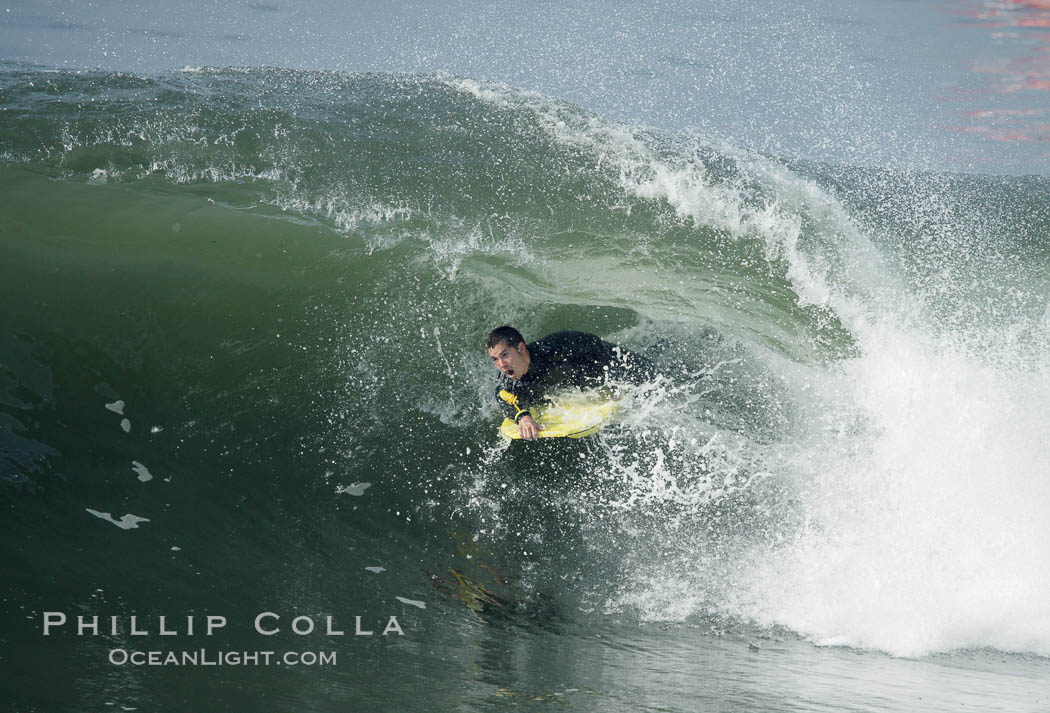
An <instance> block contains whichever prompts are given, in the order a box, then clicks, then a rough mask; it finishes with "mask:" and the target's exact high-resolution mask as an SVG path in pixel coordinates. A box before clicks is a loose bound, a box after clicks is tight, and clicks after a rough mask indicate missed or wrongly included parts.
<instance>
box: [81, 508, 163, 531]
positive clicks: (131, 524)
mask: <svg viewBox="0 0 1050 713" xmlns="http://www.w3.org/2000/svg"><path fill="white" fill-rule="evenodd" d="M84 509H85V510H87V511H88V512H89V513H91V514H92V515H94V516H95V517H97V518H101V519H103V520H105V521H106V522H110V523H113V524H114V525H116V526H117V527H119V528H120V529H122V530H134V529H136V528H138V526H139V523H140V522H149V518H145V517H139V516H138V515H132V514H130V513H128V514H127V515H124V516H123V517H121V518H120V519H119V520H117V519H115V518H114V517H113V516H112V515H111V514H109V513H108V512H99V511H98V510H92V509H91V508H84Z"/></svg>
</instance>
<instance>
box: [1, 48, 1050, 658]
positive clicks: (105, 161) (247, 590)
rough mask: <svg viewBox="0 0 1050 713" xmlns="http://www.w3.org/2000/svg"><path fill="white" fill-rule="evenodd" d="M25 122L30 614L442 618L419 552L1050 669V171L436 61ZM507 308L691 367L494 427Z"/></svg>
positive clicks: (45, 82)
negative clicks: (800, 137) (807, 144)
mask: <svg viewBox="0 0 1050 713" xmlns="http://www.w3.org/2000/svg"><path fill="white" fill-rule="evenodd" d="M0 105H2V106H4V107H5V110H4V111H3V112H2V113H0V160H2V163H0V181H2V183H3V193H4V195H5V200H4V204H5V207H4V208H3V211H2V221H3V223H2V233H0V236H2V245H3V247H2V252H3V260H0V285H2V287H0V290H2V299H0V314H2V324H3V331H2V333H0V340H2V341H0V350H2V352H0V357H2V364H3V368H2V369H0V418H2V419H3V424H4V427H3V429H2V431H0V476H2V481H0V485H2V491H3V493H4V494H3V499H4V502H5V503H8V509H7V512H8V517H9V518H10V522H11V524H12V527H11V528H10V529H9V530H8V531H7V534H6V535H5V537H6V538H7V540H8V542H9V543H10V544H12V545H13V546H14V547H15V548H16V549H17V551H18V552H20V553H21V554H20V557H21V558H22V559H23V560H24V561H25V562H33V563H37V564H35V565H34V566H33V567H30V568H27V569H19V570H18V571H16V573H15V574H14V575H13V578H12V580H11V581H12V582H13V583H14V584H13V586H14V587H15V589H16V591H17V592H18V595H19V596H20V597H22V599H23V601H27V602H30V605H31V606H32V605H33V603H35V605H36V606H38V607H40V608H46V604H44V602H45V600H47V599H48V598H49V597H51V598H52V599H53V598H54V597H55V596H57V594H56V593H61V596H64V597H65V598H66V600H67V601H68V600H73V601H76V602H78V603H82V604H83V605H84V606H89V605H91V604H92V603H93V601H94V600H93V599H92V597H96V596H109V597H111V598H110V599H109V600H108V601H109V602H110V605H111V608H116V609H121V608H122V607H126V608H129V609H130V608H134V606H135V605H136V604H137V605H138V606H139V608H140V609H141V608H142V607H143V606H146V607H154V608H156V609H158V610H163V609H165V608H168V607H171V606H174V604H173V603H176V604H182V605H186V606H192V607H203V606H205V604H207V603H217V602H233V603H235V604H236V605H237V606H241V605H243V606H244V607H260V606H262V607H268V608H272V607H275V606H278V604H274V603H272V602H275V601H276V602H285V603H288V604H289V606H298V607H300V608H305V607H311V608H313V609H314V610H317V611H324V610H325V609H326V607H327V608H329V609H330V608H332V607H333V606H334V605H336V604H337V603H338V602H341V601H344V600H345V599H350V600H353V601H355V602H356V603H357V604H358V605H359V608H360V609H361V610H364V611H385V609H384V607H386V606H387V604H386V603H388V602H392V601H394V598H395V597H399V596H400V597H402V599H401V601H402V602H403V601H404V599H410V600H412V601H417V600H419V601H422V600H427V601H429V602H430V603H431V609H432V610H433V609H434V608H438V609H441V608H442V607H444V608H446V609H447V610H448V611H450V612H453V611H459V608H457V607H458V602H456V601H455V600H454V597H447V596H443V595H440V593H438V592H436V591H435V590H434V588H433V586H432V582H431V581H430V579H429V575H431V574H434V573H442V572H445V573H447V571H448V570H449V569H450V568H453V569H457V571H460V572H466V573H468V574H470V576H471V577H473V578H474V579H475V580H477V581H479V582H481V581H490V580H491V582H495V581H496V578H493V576H492V574H491V572H493V571H495V570H498V571H500V572H501V573H504V574H507V575H508V576H507V577H505V578H503V579H500V580H499V581H504V579H509V580H514V582H515V583H514V584H513V585H507V586H508V587H509V590H508V591H507V592H506V596H507V597H508V598H510V599H515V600H517V601H519V602H522V603H521V604H520V606H521V607H524V608H525V609H529V607H535V606H539V605H538V604H536V602H538V601H541V600H550V601H551V602H553V603H552V604H550V606H552V607H554V608H555V609H556V610H557V611H559V612H560V613H561V614H560V615H561V616H564V617H566V618H567V619H568V620H569V621H571V622H576V623H581V622H584V623H593V622H595V621H601V622H610V621H612V622H616V621H620V622H622V621H628V622H630V621H639V620H640V621H643V622H650V621H660V622H683V623H687V624H697V623H699V624H701V625H703V626H705V628H706V627H707V626H708V625H710V626H716V625H717V626H718V627H720V628H722V629H723V630H726V629H727V630H730V631H732V630H736V631H752V630H753V628H754V627H758V630H778V631H789V632H793V633H794V635H797V636H799V637H802V638H804V639H809V640H812V641H814V642H817V643H820V644H834V645H844V646H851V647H859V648H871V649H877V650H881V651H885V652H888V653H890V654H893V655H898V656H919V655H925V654H932V653H937V652H947V651H955V650H959V649H973V648H978V649H979V648H993V649H998V650H1002V651H1006V652H1018V653H1029V654H1036V655H1039V656H1050V618H1048V614H1047V612H1048V611H1050V609H1048V607H1047V598H1046V597H1047V595H1046V593H1047V592H1048V591H1050V550H1047V548H1046V547H1045V542H1046V541H1047V540H1048V538H1050V522H1048V519H1047V517H1046V515H1047V513H1048V512H1050V477H1048V472H1050V469H1048V467H1047V465H1048V462H1050V449H1048V445H1047V440H1046V438H1045V437H1044V436H1045V434H1046V433H1047V432H1048V430H1050V415H1048V413H1047V409H1046V404H1047V403H1050V357H1048V355H1050V311H1048V301H1047V294H1048V290H1050V275H1048V266H1050V260H1048V259H1047V258H1048V248H1050V210H1048V208H1047V204H1046V201H1045V196H1046V192H1047V189H1048V187H1050V185H1048V183H1047V181H1046V180H1045V179H1037V178H987V177H979V176H962V175H941V174H916V173H908V172H903V171H893V172H890V171H880V170H872V169H852V168H844V167H835V166H827V165H786V164H785V163H783V162H781V161H778V160H777V159H776V158H773V157H767V156H761V155H756V154H753V153H748V152H745V151H742V150H739V149H736V148H734V147H733V146H730V145H725V144H722V143H718V142H714V141H711V140H708V139H706V138H705V137H703V136H697V135H693V134H688V133H668V132H661V131H656V130H651V129H647V128H645V127H639V126H631V125H625V124H622V123H616V122H613V121H609V120H606V119H603V118H602V117H601V116H597V115H593V114H590V113H588V112H586V111H583V110H581V109H579V108H577V107H574V106H571V105H567V104H564V103H560V102H557V101H554V100H551V99H548V98H546V97H544V96H541V95H538V94H533V93H528V92H521V91H518V90H515V89H513V88H511V87H507V86H503V85H498V84H490V83H483V82H478V81H472V80H470V79H464V78H460V77H455V76H449V75H423V76H406V75H385V74H374V75H354V74H335V73H321V72H294V71H282V70H270V69H252V70H210V69H186V70H183V71H181V72H176V73H172V74H165V75H159V76H155V77H139V76H133V75H127V74H113V73H92V72H77V73H66V72H49V71H42V70H38V69H35V68H32V67H26V66H20V65H10V64H8V65H5V66H4V68H3V72H2V73H0ZM504 323H511V324H514V325H516V326H518V328H519V329H521V330H522V331H523V332H524V333H525V334H526V335H527V336H528V337H529V338H536V337H539V336H542V335H543V334H545V333H548V332H550V331H554V330H557V329H569V328H571V329H582V330H587V331H593V332H596V333H599V334H601V335H602V336H603V337H605V338H608V339H611V340H615V341H619V342H620V343H622V344H624V345H626V346H628V347H630V348H634V349H637V350H639V351H643V352H645V351H648V352H650V353H652V354H654V355H657V358H658V361H659V362H660V363H661V364H662V365H663V366H665V367H667V368H666V369H665V371H666V372H667V376H665V377H661V378H659V379H658V380H657V381H656V382H655V383H652V384H648V385H646V386H644V387H640V388H638V389H637V390H635V391H632V392H630V393H629V394H628V395H627V397H626V398H627V406H626V407H625V408H624V409H622V411H623V413H624V417H623V419H622V420H621V421H620V423H619V424H617V425H615V426H613V427H610V428H608V429H606V430H605V431H603V432H602V433H601V434H599V435H598V436H596V437H592V438H590V439H586V440H585V441H581V442H579V443H573V444H568V445H566V444H561V443H555V444H539V445H536V446H533V447H530V446H532V444H519V445H515V446H514V447H511V448H509V449H508V448H505V447H503V446H502V445H501V444H500V443H499V442H498V441H499V439H498V437H497V435H496V428H495V427H496V422H497V421H498V420H499V417H498V415H497V412H496V409H495V405H494V403H493V400H492V398H491V385H492V383H493V377H494V374H493V372H492V369H491V366H490V365H489V364H488V363H487V359H486V358H485V354H484V352H483V349H482V347H481V344H482V342H483V340H484V337H485V335H486V334H487V332H488V330H489V329H491V328H492V327H494V326H497V325H499V324H504ZM133 464H134V465H133ZM147 475H148V476H149V477H148V478H147V477H146V476H147ZM92 511H94V512H92ZM100 513H102V514H104V513H109V514H110V516H109V518H108V520H109V522H107V518H105V517H102V515H101V514H100ZM125 514H131V515H134V516H135V517H136V518H145V519H146V521H141V520H131V521H128V520H120V518H121V517H122V516H124V515H125ZM109 523H114V524H117V523H120V524H121V527H119V528H115V527H113V525H112V524H109ZM523 533H526V534H523ZM71 543H75V544H72V545H71ZM174 548H177V549H174ZM114 557H116V558H117V559H116V560H114V559H113V558H114ZM114 561H120V562H124V563H127V564H126V566H127V567H129V568H131V569H128V570H125V569H124V567H125V565H120V566H118V565H114V564H113V562H114ZM275 563H277V564H275ZM368 566H374V567H380V566H381V567H382V568H383V569H384V572H383V573H377V572H374V571H369V572H366V571H364V568H365V567H368ZM322 568H323V570H324V571H325V572H326V573H327V575H326V577H325V578H324V581H318V578H317V577H316V572H317V571H318V570H319V569H322ZM37 570H43V571H46V572H47V576H46V577H44V578H41V577H38V576H31V575H30V572H32V571H37ZM263 570H265V571H266V572H267V575H266V576H265V577H262V576H260V574H259V573H260V571H263ZM131 571H134V575H133V576H132V575H131V574H130V572H131ZM174 572H178V573H179V575H178V578H177V579H176V580H172V577H173V573H174ZM187 574H191V575H192V576H188V577H187V576H185V575H187ZM114 580H117V581H116V582H114ZM187 580H188V581H187ZM194 580H196V581H194ZM172 581H177V582H178V583H175V584H172V583H171V582H172ZM201 581H206V582H207V585H208V586H205V587H203V588H202V587H200V586H194V585H196V584H197V583H199V582H201ZM158 582H167V584H166V585H165V586H164V587H163V591H164V595H163V596H161V595H157V594H156V585H157V583H158ZM86 583H90V584H92V585H93V586H91V587H87V586H86ZM103 583H104V584H103ZM96 584H97V587H96V586H94V585H96ZM489 586H491V587H493V588H498V586H500V585H498V584H495V583H491V584H490V585H489ZM96 588H97V589H100V590H105V592H107V593H112V592H114V591H118V592H120V594H102V595H100V594H98V593H96V592H94V591H93V590H95V589H96ZM145 592H150V593H152V594H150V596H151V597H153V598H152V599H146V601H147V604H146V605H143V599H144V597H145V596H146V595H145V594H144V593H145ZM541 595H542V596H541ZM158 597H160V598H158ZM52 606H53V605H52ZM408 609H410V610H412V609H413V608H412V607H408ZM252 611H255V609H252ZM406 616H407V617H409V623H410V624H411V616H412V613H411V612H410V613H409V614H408V615H406ZM418 616H421V617H422V616H424V612H422V611H421V612H420V613H419V615H418Z"/></svg>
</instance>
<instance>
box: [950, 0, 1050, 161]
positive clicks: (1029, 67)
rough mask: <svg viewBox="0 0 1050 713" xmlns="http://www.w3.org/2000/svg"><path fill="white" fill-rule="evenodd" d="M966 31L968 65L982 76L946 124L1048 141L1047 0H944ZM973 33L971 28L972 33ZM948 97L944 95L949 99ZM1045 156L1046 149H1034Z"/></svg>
mask: <svg viewBox="0 0 1050 713" xmlns="http://www.w3.org/2000/svg"><path fill="white" fill-rule="evenodd" d="M944 9H945V11H946V12H947V13H949V14H950V15H952V16H954V17H955V18H956V19H957V22H958V25H959V26H960V27H962V28H964V29H965V30H966V32H967V33H968V34H971V35H972V36H970V37H967V38H966V39H965V41H966V42H968V43H973V45H974V50H973V52H974V56H973V59H972V60H971V62H970V69H971V70H972V71H973V72H974V73H976V74H977V75H978V76H980V77H981V78H982V80H981V89H979V90H978V91H976V92H973V93H970V94H969V95H968V97H967V99H968V100H969V101H970V102H974V103H977V102H979V103H980V104H982V105H983V106H982V107H981V108H978V109H972V110H970V111H968V112H966V114H965V116H966V121H965V122H962V123H961V124H960V125H958V126H952V127H951V128H952V129H954V130H956V131H961V132H966V133H969V134H973V135H977V136H981V137H984V138H986V139H988V140H991V141H998V142H1010V143H1019V142H1032V143H1033V144H1040V143H1042V144H1050V96H1048V95H1045V94H1042V92H1046V91H1050V0H984V1H983V2H966V3H961V4H957V3H952V4H950V5H945V6H944ZM974 33H976V34H974ZM949 101H950V100H949ZM1040 155H1041V156H1045V157H1050V150H1047V151H1045V152H1041V153H1040Z"/></svg>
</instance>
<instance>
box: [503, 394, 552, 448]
mask: <svg viewBox="0 0 1050 713" xmlns="http://www.w3.org/2000/svg"><path fill="white" fill-rule="evenodd" d="M511 388H512V387H511V385H510V384H500V385H499V386H497V387H496V400H497V401H498V402H499V405H500V408H501V409H502V411H503V413H505V414H506V415H507V418H509V419H512V420H513V421H514V422H515V423H517V424H518V432H519V433H520V434H521V437H522V438H525V439H528V440H530V441H532V440H535V439H536V437H537V434H538V433H539V432H540V431H542V430H543V429H544V426H543V425H541V424H538V423H536V421H535V420H534V419H533V418H532V414H531V413H529V407H528V401H529V399H528V397H527V395H526V394H524V393H514V392H513V391H512V390H511Z"/></svg>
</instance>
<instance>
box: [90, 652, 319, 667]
mask: <svg viewBox="0 0 1050 713" xmlns="http://www.w3.org/2000/svg"><path fill="white" fill-rule="evenodd" d="M109 662H110V663H111V664H113V665H114V666H335V665H336V652H335V651H283V652H276V651H209V650H208V649H196V650H193V651H138V650H132V651H128V650H127V649H111V650H110V652H109Z"/></svg>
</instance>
